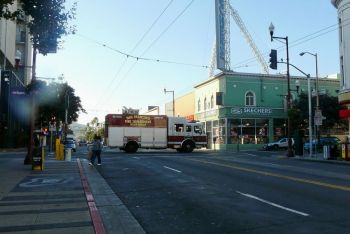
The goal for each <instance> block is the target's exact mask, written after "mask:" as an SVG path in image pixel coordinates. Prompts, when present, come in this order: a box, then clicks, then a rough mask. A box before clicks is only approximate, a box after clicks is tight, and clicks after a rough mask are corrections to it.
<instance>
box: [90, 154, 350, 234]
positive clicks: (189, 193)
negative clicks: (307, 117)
mask: <svg viewBox="0 0 350 234" xmlns="http://www.w3.org/2000/svg"><path fill="white" fill-rule="evenodd" d="M284 155H285V152H283V151H280V152H263V151H251V152H239V153H237V152H230V153H224V152H221V153H219V152H205V151H197V152H194V153H192V154H179V153H176V152H173V151H146V152H139V153H135V154H126V153H123V152H119V151H116V152H113V151H112V150H107V151H105V152H103V154H102V163H103V165H102V166H101V167H97V168H98V170H99V172H100V173H101V175H102V176H103V177H104V178H105V179H106V181H107V183H108V184H109V185H110V186H111V188H112V189H113V191H114V192H115V193H116V194H117V195H118V196H119V198H120V199H121V200H122V201H123V203H124V204H125V205H126V206H127V207H128V209H129V210H130V212H131V213H132V214H133V215H134V216H135V218H136V219H137V220H138V222H139V223H140V224H141V226H142V227H143V228H144V229H145V231H146V232H147V233H346V232H348V230H349V228H350V222H349V219H350V218H349V214H350V212H349V210H350V198H349V195H350V175H349V173H348V171H349V169H350V167H349V166H347V165H335V164H328V163H317V162H309V161H301V160H296V159H291V158H286V157H285V156H284Z"/></svg>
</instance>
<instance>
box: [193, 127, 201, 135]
mask: <svg viewBox="0 0 350 234" xmlns="http://www.w3.org/2000/svg"><path fill="white" fill-rule="evenodd" d="M194 133H197V134H202V127H201V126H194Z"/></svg>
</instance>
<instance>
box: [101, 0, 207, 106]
mask: <svg viewBox="0 0 350 234" xmlns="http://www.w3.org/2000/svg"><path fill="white" fill-rule="evenodd" d="M193 2H194V0H191V2H190V3H189V4H187V5H186V7H185V8H184V9H183V10H182V11H181V12H180V13H179V14H178V15H177V16H176V17H175V18H174V20H172V21H171V22H170V24H169V25H168V26H167V27H166V28H165V29H164V30H163V31H162V32H161V33H160V34H159V35H158V36H157V38H156V39H155V40H153V41H152V42H151V44H150V45H149V46H148V47H147V49H146V50H144V51H143V52H142V53H141V55H140V56H138V57H136V56H132V58H136V60H135V61H134V63H133V64H132V65H131V67H130V68H129V70H128V71H127V72H126V73H125V75H124V76H123V78H122V79H121V80H120V81H119V83H118V85H117V86H116V87H115V89H114V92H115V91H116V90H117V89H118V88H119V87H120V85H121V83H122V82H123V81H124V80H125V79H126V78H127V76H128V75H129V73H130V72H131V71H132V70H133V69H134V67H135V66H136V64H137V62H138V61H139V60H144V61H156V62H163V63H172V64H179V63H178V62H174V61H166V60H160V59H150V58H144V57H142V56H143V55H145V54H146V53H147V52H148V51H149V50H150V49H151V48H152V47H153V46H154V45H155V44H156V42H158V41H159V39H160V38H161V37H162V36H163V35H164V34H165V33H166V32H167V31H168V30H169V29H170V28H171V26H173V25H174V23H175V22H176V21H177V20H178V19H179V18H180V17H181V16H182V15H183V14H184V13H185V12H186V11H187V9H188V8H189V7H190V6H191V5H192V4H193ZM182 65H187V66H195V67H203V68H207V67H208V66H201V65H195V64H186V63H182ZM111 95H112V94H111ZM111 95H110V96H111ZM107 100H110V98H108V99H107Z"/></svg>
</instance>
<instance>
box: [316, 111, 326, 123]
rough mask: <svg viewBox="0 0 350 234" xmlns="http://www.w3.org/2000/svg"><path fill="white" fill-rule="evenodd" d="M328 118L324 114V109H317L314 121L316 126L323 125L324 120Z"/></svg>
mask: <svg viewBox="0 0 350 234" xmlns="http://www.w3.org/2000/svg"><path fill="white" fill-rule="evenodd" d="M324 119H326V117H325V116H322V111H321V110H316V111H315V116H314V122H315V125H316V126H321V125H322V120H324Z"/></svg>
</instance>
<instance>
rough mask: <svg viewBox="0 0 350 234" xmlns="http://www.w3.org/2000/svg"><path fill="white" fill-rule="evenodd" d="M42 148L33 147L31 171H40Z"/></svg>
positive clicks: (42, 160) (41, 166) (41, 167)
mask: <svg viewBox="0 0 350 234" xmlns="http://www.w3.org/2000/svg"><path fill="white" fill-rule="evenodd" d="M43 156H44V147H40V146H35V147H34V149H33V152H32V170H34V171H38V170H40V171H42V170H43V168H44V166H43V164H44V157H43Z"/></svg>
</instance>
